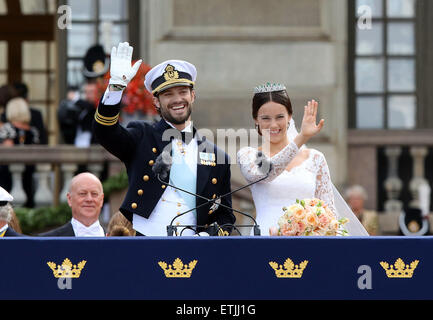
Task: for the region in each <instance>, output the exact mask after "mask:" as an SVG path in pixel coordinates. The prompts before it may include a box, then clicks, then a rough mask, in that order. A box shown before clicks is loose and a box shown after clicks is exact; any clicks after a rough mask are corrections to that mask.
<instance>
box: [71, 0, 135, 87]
mask: <svg viewBox="0 0 433 320" xmlns="http://www.w3.org/2000/svg"><path fill="white" fill-rule="evenodd" d="M134 2H135V1H124V0H98V1H89V0H68V1H67V4H68V5H69V6H70V7H71V11H72V20H71V22H72V28H71V29H68V30H67V36H66V39H67V40H66V49H65V51H66V71H67V77H66V83H67V85H68V86H79V85H81V84H82V83H83V82H84V77H83V74H82V69H83V57H84V56H85V54H86V51H87V49H88V48H90V47H91V46H93V45H95V44H100V45H102V46H103V47H104V49H105V52H106V53H107V54H109V53H110V52H111V48H112V46H114V45H117V44H118V43H119V42H121V41H122V42H123V41H129V38H130V36H129V28H128V27H129V26H130V19H129V10H130V3H134Z"/></svg>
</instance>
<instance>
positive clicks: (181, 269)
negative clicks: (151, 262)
mask: <svg viewBox="0 0 433 320" xmlns="http://www.w3.org/2000/svg"><path fill="white" fill-rule="evenodd" d="M158 264H159V266H160V267H161V268H162V270H164V274H165V277H166V278H189V277H191V273H192V270H194V268H195V265H196V264H197V260H193V261H191V262H190V263H189V264H188V265H186V264H183V262H182V260H180V259H179V258H176V260H174V262H173V265H171V264H170V265H168V267H167V263H165V262H164V261H159V262H158Z"/></svg>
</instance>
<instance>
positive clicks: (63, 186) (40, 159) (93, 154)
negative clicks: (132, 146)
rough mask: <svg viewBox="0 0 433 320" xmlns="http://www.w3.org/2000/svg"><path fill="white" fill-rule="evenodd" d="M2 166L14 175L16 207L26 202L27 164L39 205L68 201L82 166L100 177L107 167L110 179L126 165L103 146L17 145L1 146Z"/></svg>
mask: <svg viewBox="0 0 433 320" xmlns="http://www.w3.org/2000/svg"><path fill="white" fill-rule="evenodd" d="M0 165H9V170H10V172H11V175H12V190H11V194H12V195H13V197H14V205H16V206H20V205H22V204H24V203H25V201H26V194H25V192H24V189H23V185H22V174H23V171H24V168H25V166H26V165H34V166H35V173H34V178H35V179H36V181H37V183H36V185H37V187H36V192H35V196H34V197H35V199H34V200H35V204H36V206H38V207H40V206H51V205H56V204H58V203H60V202H65V201H66V194H67V192H68V189H69V185H70V182H71V179H72V177H73V176H74V174H75V173H76V171H77V170H78V166H79V165H83V166H86V167H87V170H88V171H90V172H92V173H94V174H95V175H96V176H98V177H99V178H101V173H102V171H103V170H104V168H107V174H108V176H110V175H113V174H116V173H118V172H120V170H121V169H122V168H123V167H124V166H123V164H122V163H121V162H120V161H119V160H118V159H117V158H115V157H114V156H113V155H111V154H110V153H108V152H107V151H106V150H105V149H103V148H102V147H100V146H92V147H90V148H76V147H74V146H69V145H58V146H37V145H32V146H15V147H0Z"/></svg>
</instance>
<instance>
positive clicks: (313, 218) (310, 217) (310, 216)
mask: <svg viewBox="0 0 433 320" xmlns="http://www.w3.org/2000/svg"><path fill="white" fill-rule="evenodd" d="M306 221H307V223H308V224H309V225H311V226H313V227H317V225H318V224H319V219H318V217H317V215H316V214H315V213H313V212H309V213H307V216H306Z"/></svg>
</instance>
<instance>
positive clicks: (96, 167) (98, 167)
mask: <svg viewBox="0 0 433 320" xmlns="http://www.w3.org/2000/svg"><path fill="white" fill-rule="evenodd" d="M87 169H88V170H89V171H90V172H91V173H93V174H94V175H95V176H97V177H98V178H99V179H100V178H101V172H102V170H104V165H103V164H102V163H93V164H89V165H88V166H87Z"/></svg>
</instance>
